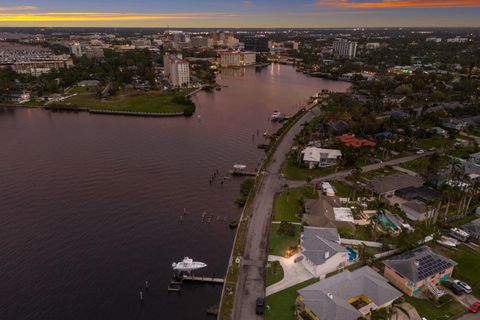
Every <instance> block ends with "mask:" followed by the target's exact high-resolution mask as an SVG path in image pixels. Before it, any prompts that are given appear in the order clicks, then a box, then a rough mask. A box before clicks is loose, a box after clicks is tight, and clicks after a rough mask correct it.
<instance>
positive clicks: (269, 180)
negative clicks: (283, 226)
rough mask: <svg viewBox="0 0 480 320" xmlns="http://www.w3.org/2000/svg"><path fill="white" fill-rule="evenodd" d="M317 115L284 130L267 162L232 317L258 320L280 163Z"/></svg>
mask: <svg viewBox="0 0 480 320" xmlns="http://www.w3.org/2000/svg"><path fill="white" fill-rule="evenodd" d="M318 115H320V110H319V109H318V108H314V109H311V110H309V111H308V112H307V113H306V114H305V115H303V117H302V118H301V119H299V120H298V121H297V122H296V123H295V124H294V125H293V126H292V128H290V130H288V132H287V133H286V134H285V136H284V137H283V139H282V140H281V141H280V143H279V145H278V147H277V150H276V151H275V153H274V154H273V156H272V159H271V161H270V162H269V163H268V164H267V167H266V170H265V173H264V176H263V179H262V181H261V184H260V187H259V188H258V192H257V194H256V195H255V198H254V200H253V202H252V204H251V206H252V210H251V212H250V216H249V220H248V225H247V231H246V243H245V249H244V254H243V259H242V260H241V262H240V269H239V277H238V282H237V287H236V291H235V303H234V309H233V319H236V320H250V319H262V318H263V317H261V316H256V315H255V300H256V299H257V298H258V297H264V296H265V266H266V263H267V242H268V232H269V230H270V226H271V223H270V221H271V214H272V207H273V200H274V198H275V194H276V193H277V192H279V191H280V190H281V187H282V183H283V179H282V178H281V174H280V173H281V171H282V164H283V162H284V160H285V158H286V155H287V153H288V152H289V151H290V148H291V146H292V144H293V140H294V138H295V135H297V134H298V133H299V132H300V131H301V130H302V124H303V123H304V122H305V121H310V120H311V119H313V118H314V117H315V116H318Z"/></svg>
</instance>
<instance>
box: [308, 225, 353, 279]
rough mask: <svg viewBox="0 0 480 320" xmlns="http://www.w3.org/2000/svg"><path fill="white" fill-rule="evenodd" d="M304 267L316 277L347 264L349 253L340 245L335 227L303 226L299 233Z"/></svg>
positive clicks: (322, 276)
mask: <svg viewBox="0 0 480 320" xmlns="http://www.w3.org/2000/svg"><path fill="white" fill-rule="evenodd" d="M301 250H302V251H301V254H302V255H303V257H304V259H303V260H302V263H303V265H304V266H305V268H306V269H307V270H308V271H309V272H310V273H311V274H312V275H313V276H314V277H316V278H324V277H325V276H326V275H327V274H328V273H330V272H334V271H337V270H338V269H339V268H343V267H345V266H347V264H348V262H349V257H351V253H349V250H347V248H344V247H342V246H341V245H340V236H339V235H338V232H337V229H336V228H315V227H305V228H304V230H303V233H302V235H301Z"/></svg>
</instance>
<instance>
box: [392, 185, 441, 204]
mask: <svg viewBox="0 0 480 320" xmlns="http://www.w3.org/2000/svg"><path fill="white" fill-rule="evenodd" d="M395 195H396V196H398V197H400V198H403V199H407V200H419V201H422V202H424V203H427V202H429V201H434V200H436V199H438V198H440V193H439V192H438V191H437V190H435V189H433V188H430V187H427V186H420V187H406V188H403V189H399V190H397V191H395Z"/></svg>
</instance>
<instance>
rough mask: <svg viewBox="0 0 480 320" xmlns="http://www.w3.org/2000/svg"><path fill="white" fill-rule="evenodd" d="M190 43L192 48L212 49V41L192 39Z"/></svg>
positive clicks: (202, 38)
mask: <svg viewBox="0 0 480 320" xmlns="http://www.w3.org/2000/svg"><path fill="white" fill-rule="evenodd" d="M191 43H192V47H193V48H199V47H205V48H210V47H213V39H211V38H206V37H193V38H192V39H191Z"/></svg>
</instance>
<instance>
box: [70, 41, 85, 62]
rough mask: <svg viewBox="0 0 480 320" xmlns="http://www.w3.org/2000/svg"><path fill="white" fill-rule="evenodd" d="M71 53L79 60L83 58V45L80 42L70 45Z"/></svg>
mask: <svg viewBox="0 0 480 320" xmlns="http://www.w3.org/2000/svg"><path fill="white" fill-rule="evenodd" d="M70 53H71V54H73V55H74V56H75V57H77V58H79V57H81V56H83V50H82V45H81V43H80V42H74V43H72V44H71V45H70Z"/></svg>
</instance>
